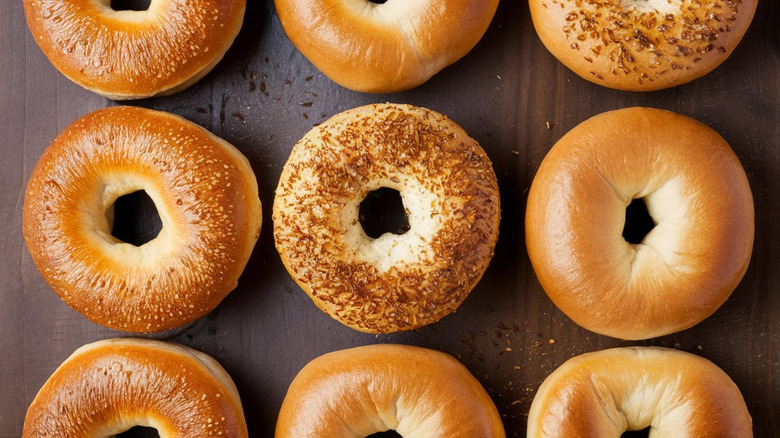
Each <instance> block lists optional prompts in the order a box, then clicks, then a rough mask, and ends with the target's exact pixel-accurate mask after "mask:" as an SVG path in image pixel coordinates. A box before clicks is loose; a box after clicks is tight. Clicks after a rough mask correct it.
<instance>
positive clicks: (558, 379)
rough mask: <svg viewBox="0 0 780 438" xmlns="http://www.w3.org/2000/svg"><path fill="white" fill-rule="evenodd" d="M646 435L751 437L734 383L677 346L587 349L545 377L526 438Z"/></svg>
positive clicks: (536, 399)
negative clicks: (643, 432)
mask: <svg viewBox="0 0 780 438" xmlns="http://www.w3.org/2000/svg"><path fill="white" fill-rule="evenodd" d="M648 427H649V428H650V435H649V436H669V437H672V436H675V437H677V436H679V437H712V438H716V437H718V438H727V437H728V438H752V436H753V428H752V420H751V418H750V414H749V413H748V410H747V407H746V406H745V400H744V399H743V398H742V394H741V393H740V391H739V388H738V387H737V385H736V384H735V383H734V382H733V381H732V380H731V378H729V376H728V375H727V374H726V373H724V372H723V370H721V369H720V368H718V366H717V365H715V364H713V363H712V362H710V361H708V360H707V359H704V358H701V357H698V356H695V355H693V354H690V353H685V352H682V351H677V350H672V349H667V348H655V347H630V348H614V349H610V350H604V351H598V352H594V353H586V354H583V355H580V356H576V357H574V358H572V359H569V360H568V361H566V362H565V363H564V364H563V365H561V366H560V367H559V368H558V369H556V370H555V371H554V372H553V373H552V374H550V376H548V377H547V379H545V381H544V383H542V386H540V387H539V390H538V391H537V393H536V396H535V397H534V401H533V403H532V404H531V411H530V413H529V414H528V434H527V436H528V438H560V437H578V438H591V437H593V438H619V437H620V436H621V434H623V433H624V432H626V431H633V430H643V429H646V428H648Z"/></svg>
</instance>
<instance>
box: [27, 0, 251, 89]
mask: <svg viewBox="0 0 780 438" xmlns="http://www.w3.org/2000/svg"><path fill="white" fill-rule="evenodd" d="M245 9H246V0H198V1H191V0H151V3H150V5H149V9H147V10H145V11H130V10H120V11H115V10H114V9H112V8H111V0H24V10H25V13H26V16H27V25H28V26H29V28H30V32H32V35H33V37H34V38H35V41H36V42H37V43H38V46H39V47H40V48H41V50H42V51H43V53H44V54H45V55H46V57H47V58H49V61H51V63H52V64H54V67H56V68H57V70H59V71H60V72H62V74H64V75H65V76H67V77H68V79H70V80H72V81H73V82H75V83H77V84H79V85H81V86H82V87H84V88H86V89H88V90H90V91H93V92H95V93H98V94H100V95H103V96H105V97H108V98H110V99H117V100H122V99H140V98H144V97H151V96H157V95H169V94H173V93H177V92H179V91H182V90H184V89H185V88H187V87H189V86H190V85H192V84H194V83H195V82H197V81H198V80H200V79H201V78H202V77H204V76H205V75H206V74H207V73H208V72H210V71H211V69H213V68H214V66H216V65H217V63H218V62H219V61H220V60H221V59H222V57H223V56H224V55H225V52H227V50H228V48H229V47H230V45H231V44H233V40H234V39H235V38H236V36H237V35H238V32H239V30H240V29H241V24H242V22H243V19H244V10H245Z"/></svg>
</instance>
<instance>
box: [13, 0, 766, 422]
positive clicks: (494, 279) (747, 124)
mask: <svg viewBox="0 0 780 438" xmlns="http://www.w3.org/2000/svg"><path fill="white" fill-rule="evenodd" d="M272 3H273V2H271V1H269V0H266V1H261V2H249V5H248V10H247V16H246V19H245V26H244V29H243V30H242V32H241V33H240V34H239V36H238V39H237V41H236V43H235V45H234V46H233V47H232V48H231V50H230V51H229V52H228V54H227V56H226V58H225V60H224V61H223V62H222V63H220V64H219V65H218V66H217V67H216V69H215V70H214V71H213V72H212V73H211V74H209V75H208V76H207V77H206V78H205V79H204V80H202V81H201V82H199V83H198V84H196V85H195V86H193V87H192V88H191V89H189V90H187V91H185V92H184V93H182V94H178V95H174V96H171V97H166V98H159V99H152V100H146V101H139V102H135V104H137V105H141V106H145V107H149V108H153V109H158V110H165V111H171V112H174V113H176V114H179V115H181V116H183V117H185V118H187V119H189V120H192V121H194V122H196V123H198V124H200V125H202V126H204V127H205V128H207V129H209V130H211V131H212V132H214V133H215V134H216V135H219V136H221V137H223V138H225V139H226V140H228V141H229V142H231V143H232V144H234V145H235V146H236V147H238V148H239V149H240V150H241V151H242V152H243V153H244V154H246V155H247V157H248V158H249V160H250V162H251V163H252V165H253V167H254V170H255V172H256V173H257V177H258V183H259V185H260V198H261V200H262V201H263V203H264V204H266V205H271V202H272V200H273V192H274V189H275V187H276V184H277V182H278V178H279V175H280V173H281V170H282V166H283V165H284V162H285V161H286V159H287V156H288V155H289V153H290V150H291V149H292V146H293V145H294V144H295V143H296V142H297V141H298V140H299V139H300V138H301V137H302V136H303V135H304V134H305V133H306V132H307V131H308V130H309V129H311V127H312V126H313V125H314V124H316V123H320V122H322V121H324V120H325V119H327V118H328V117H329V116H331V115H334V114H336V113H338V112H340V111H343V110H345V109H348V108H352V107H355V106H358V105H364V104H368V103H375V102H385V101H392V102H399V103H410V104H414V105H419V106H425V107H428V108H431V109H434V110H436V111H439V112H442V113H444V114H446V115H447V116H449V117H450V118H452V119H453V120H454V121H456V122H457V123H459V124H460V125H461V126H462V127H463V128H464V129H465V130H466V131H467V132H468V133H469V134H470V135H471V136H472V137H474V138H475V139H476V140H477V141H479V142H480V144H481V145H482V146H483V148H484V149H485V151H486V152H487V154H488V155H489V156H490V158H491V160H492V161H493V163H494V168H495V171H496V174H497V176H498V181H499V186H500V189H501V196H502V202H501V204H502V208H503V214H502V223H501V231H500V236H499V240H498V246H497V248H496V256H495V258H494V260H493V262H492V264H491V266H490V267H489V268H488V270H487V272H486V274H485V277H484V278H483V280H482V281H481V282H480V284H479V285H478V286H477V288H476V289H475V290H474V291H473V292H472V294H471V295H470V296H469V298H468V299H467V300H466V301H465V303H464V304H463V306H462V307H461V308H460V310H459V311H458V312H457V313H455V314H453V315H450V316H447V317H445V318H444V319H442V320H441V321H440V322H439V323H437V324H434V325H432V326H429V327H427V328H424V329H422V330H420V331H418V332H411V333H404V334H397V335H383V336H378V337H377V336H373V335H366V334H362V333H359V332H356V331H354V330H352V329H349V328H347V327H344V326H342V325H340V324H339V323H337V322H336V321H334V320H331V319H330V318H329V317H327V316H326V315H325V314H323V313H322V312H320V311H319V310H317V308H316V307H315V306H314V304H313V303H312V302H311V301H310V300H309V298H308V297H307V296H306V294H305V293H303V291H301V290H300V289H299V288H298V287H297V286H296V285H295V283H294V281H293V280H292V279H291V278H290V277H289V275H288V274H287V272H286V270H285V269H284V267H283V266H282V263H281V261H280V259H279V256H278V254H277V253H276V250H275V249H274V246H273V239H272V233H271V232H270V231H271V227H270V224H271V222H270V209H266V211H265V212H264V214H265V217H264V224H265V226H264V228H263V231H262V233H261V236H260V241H259V242H258V245H257V247H256V249H255V252H254V255H253V257H252V259H251V260H250V262H249V265H248V267H247V270H246V271H245V273H244V275H243V276H242V278H241V279H240V282H239V287H238V289H236V290H235V291H234V292H233V293H231V294H230V295H229V296H228V298H227V299H226V300H225V301H224V302H223V303H222V305H220V306H219V307H218V308H217V310H215V311H214V312H213V313H211V314H210V315H208V316H207V317H205V318H203V319H201V320H199V321H197V322H195V323H193V324H191V325H190V326H188V327H185V328H183V329H179V330H176V331H174V332H173V333H168V334H167V335H166V336H165V337H166V338H168V339H171V340H174V341H177V342H181V343H183V344H185V345H188V346H192V347H194V348H197V349H199V350H202V351H204V352H206V353H208V354H210V355H212V356H214V357H215V358H216V359H217V360H219V361H220V362H221V363H222V365H223V366H224V367H225V368H226V369H227V370H228V372H230V373H231V375H232V376H233V378H234V379H235V381H236V384H237V386H238V388H239V391H240V393H241V396H242V400H243V403H244V408H245V410H246V412H247V419H248V423H249V431H250V436H256V437H270V436H272V434H273V429H274V424H275V422H276V416H277V413H278V411H279V407H280V406H281V402H282V399H283V397H284V394H285V391H286V389H287V386H288V385H289V383H290V382H291V381H292V379H293V377H294V376H295V374H296V373H297V372H298V370H300V369H301V368H302V367H303V366H304V365H305V364H306V363H307V362H308V361H309V360H311V359H313V358H314V357H316V356H319V355H321V354H323V353H326V352H329V351H333V350H336V349H342V348H347V347H353V346H358V345H363V344H372V343H378V342H393V343H406V344H413V345H420V346H424V347H429V348H435V349H438V350H441V351H444V352H446V353H449V354H452V355H454V356H455V357H457V358H459V359H460V360H461V361H462V362H463V363H464V365H466V366H467V367H468V368H469V370H470V371H471V372H472V373H473V374H475V375H476V376H477V378H478V379H479V380H480V382H481V383H482V384H483V385H484V386H485V388H486V389H487V391H488V393H489V394H490V395H491V396H492V397H493V399H494V401H495V402H496V404H497V406H498V409H499V412H500V413H501V415H502V416H503V419H504V425H505V427H506V430H507V436H509V437H522V436H525V425H526V419H527V417H526V416H527V412H528V409H529V407H530V404H531V400H532V399H533V396H534V393H535V391H536V389H537V388H538V386H539V384H540V383H541V382H542V380H543V379H544V378H545V377H546V376H547V375H548V374H549V373H550V372H552V371H553V370H554V369H555V367H557V366H558V365H560V364H561V363H563V362H564V361H565V360H566V359H568V358H570V357H572V356H574V355H577V354H580V353H583V352H586V351H594V350H599V349H603V348H607V347H612V346H624V345H659V346H666V347H675V348H680V349H682V350H685V351H690V352H693V353H695V354H698V355H701V356H704V357H706V358H708V359H710V360H711V361H713V362H715V363H716V364H718V365H719V366H721V367H722V368H723V369H724V370H725V371H726V372H727V373H728V374H729V375H730V376H731V377H732V378H733V379H734V381H735V382H736V383H737V385H738V386H739V387H740V389H741V390H742V392H743V393H744V394H745V398H746V400H747V404H748V409H749V411H750V413H751V415H752V416H753V422H754V427H755V435H756V436H757V437H770V436H780V323H778V322H777V321H780V286H779V285H780V213H779V211H778V209H777V203H778V193H780V171H779V170H778V169H780V34H779V33H778V28H777V22H778V19H780V5H778V3H777V2H770V1H764V2H761V3H760V4H759V8H758V12H757V14H756V19H755V21H754V23H753V26H752V27H751V28H750V30H749V31H748V33H747V35H746V37H745V39H744V41H743V42H742V44H741V45H740V46H739V47H738V48H737V49H736V51H735V52H734V54H733V56H732V57H731V58H730V59H729V60H727V61H726V62H725V63H724V64H723V65H722V66H720V67H719V68H718V69H716V70H715V71H714V72H713V73H711V74H709V75H707V76H705V77H703V78H701V79H699V80H696V81H694V82H692V83H690V84H688V85H684V86H681V87H677V88H673V89H669V90H664V91H659V92H653V93H647V94H637V93H627V92H620V91H614V90H608V89H605V88H601V87H599V86H597V85H594V84H591V83H588V82H586V81H584V80H582V79H580V78H579V77H578V76H576V75H575V74H573V73H571V72H570V71H569V70H567V69H566V68H565V67H563V66H562V65H561V64H560V63H559V62H558V61H557V60H555V58H553V57H552V56H551V55H550V54H549V53H548V52H547V51H546V50H545V48H544V47H543V46H542V44H541V42H540V41H539V39H538V38H537V36H536V34H535V32H534V30H533V27H532V26H531V20H530V16H529V12H528V6H527V4H526V3H525V2H524V1H522V0H504V1H502V2H501V4H500V5H499V11H498V13H497V15H496V18H495V19H494V21H493V23H492V25H491V27H490V29H489V30H488V32H487V34H486V35H485V37H484V38H483V40H482V41H481V42H480V43H479V44H478V45H477V47H476V48H475V49H474V50H473V51H472V52H471V53H470V54H469V55H467V56H466V57H465V58H464V59H463V60H461V61H460V62H458V63H456V64H454V65H453V66H451V67H449V68H447V69H445V70H444V71H442V72H441V73H440V74H438V75H436V76H435V77H434V78H433V79H431V80H430V81H429V82H427V83H425V84H423V85H422V86H420V87H418V88H415V89H413V90H411V91H408V92H404V93H399V94H392V95H369V94H360V93H355V92H351V91H348V90H346V89H344V88H341V87H339V86H338V85H336V84H334V83H332V82H331V81H329V80H328V79H327V78H326V77H325V76H323V75H322V74H321V73H319V72H318V71H317V70H316V69H315V68H314V67H313V66H312V65H311V64H310V63H309V62H308V61H307V60H306V59H304V58H303V57H302V56H301V55H300V53H298V52H297V51H296V50H295V48H294V47H293V46H292V44H291V43H290V42H289V41H288V40H287V38H286V37H285V35H284V32H283V31H282V29H281V26H280V24H279V20H278V18H277V16H276V15H275V12H274V9H273V4H272ZM0 51H2V54H3V55H5V56H2V57H0V84H2V85H3V86H2V87H0V108H2V109H0V187H2V188H1V189H0V243H1V244H2V245H0V278H2V284H0V331H1V333H2V336H1V337H0V437H13V436H19V435H20V434H21V428H22V422H23V419H24V414H25V411H26V409H27V406H28V405H29V403H30V402H31V401H32V399H33V397H34V396H35V394H36V393H37V391H38V389H39V388H40V387H41V386H42V385H43V383H44V382H45V380H46V379H47V378H48V377H49V375H50V374H51V373H52V372H53V371H54V369H55V368H56V367H57V366H58V365H59V364H60V363H61V362H62V361H63V360H64V359H65V358H66V357H67V356H68V355H69V354H70V353H71V352H73V351H74V350H75V349H76V348H78V347H79V346H81V345H83V344H85V343H88V342H92V341H95V340H98V339H104V338H107V337H113V336H117V335H118V333H116V332H112V331H110V330H108V329H105V328H103V327H100V326H97V325H95V324H93V323H91V322H89V321H88V320H86V319H85V318H83V317H82V316H81V315H79V314H78V313H76V312H75V311H73V310H71V309H70V308H68V307H67V306H66V305H65V304H64V303H63V302H62V301H60V299H59V298H58V297H57V296H56V294H54V293H53V292H52V291H51V289H50V288H49V287H48V286H47V285H46V284H45V282H44V281H43V279H42V277H41V276H40V274H39V273H38V271H37V270H36V269H35V266H34V265H33V263H32V260H31V259H30V256H29V254H28V253H27V250H26V249H25V247H24V243H23V241H22V237H21V211H22V209H21V206H22V202H23V194H24V187H25V184H26V181H27V179H28V178H29V174H30V171H31V170H32V167H33V166H34V164H35V162H36V161H37V159H38V157H39V156H40V155H41V153H42V151H43V150H44V149H45V147H46V146H47V145H48V144H49V143H50V142H51V141H52V139H54V137H55V136H56V135H57V133H58V132H59V131H60V130H61V129H63V128H64V127H65V126H67V124H69V123H70V122H72V121H73V120H75V119H76V118H78V117H79V116H81V115H83V114H86V113H87V112H89V111H92V110H95V109H98V108H102V107H105V106H110V105H114V103H113V102H111V101H108V100H106V99H104V98H102V97H99V96H96V95H94V94H92V93H90V92H88V91H85V90H82V89H81V88H79V87H78V86H76V85H74V84H72V83H70V82H69V81H68V80H67V79H65V78H64V77H63V76H62V75H60V74H59V73H57V71H56V70H55V69H54V68H53V67H52V66H51V64H50V63H49V62H48V61H47V59H46V58H45V57H44V56H43V54H42V53H41V51H40V50H39V49H38V47H37V46H36V44H35V42H34V41H33V39H32V38H31V36H30V35H29V32H28V31H27V28H26V25H25V21H24V16H23V11H22V5H21V2H11V1H8V2H3V3H2V5H0ZM635 105H644V106H652V107H657V108H664V109H669V110H672V111H677V112H680V113H682V114H685V115H688V116H691V117H693V118H695V119H697V120H699V121H701V122H703V123H705V124H707V125H709V126H711V127H712V128H714V129H715V130H717V131H718V132H720V134H721V135H723V137H724V138H725V139H726V140H727V141H728V142H729V143H730V145H731V146H732V148H733V149H734V151H735V152H736V154H737V156H738V157H739V158H740V160H741V161H742V163H743V165H744V166H745V169H746V172H747V175H748V179H749V181H750V183H751V187H752V190H753V195H754V198H755V204H756V218H757V220H756V244H755V248H754V252H753V260H752V262H751V265H750V267H749V268H748V271H747V274H746V276H745V278H744V280H743V281H742V283H741V284H740V285H739V287H738V288H737V289H736V291H735V292H734V294H733V295H732V296H731V298H730V299H729V300H728V301H727V302H726V304H725V305H724V306H723V307H722V308H721V309H720V310H718V311H717V312H716V313H715V315H713V316H712V317H710V318H708V319H706V320H705V321H704V322H702V323H701V324H699V325H697V326H695V327H693V328H692V329H689V330H686V331H684V332H681V333H676V334H673V335H670V336H666V337H663V338H658V339H654V340H650V341H643V342H624V341H619V340H614V339H611V338H606V337H603V336H598V335H595V334H593V333H590V332H588V331H586V330H584V329H582V328H580V327H578V326H576V325H575V324H574V323H572V322H571V321H570V320H569V319H568V318H566V317H565V316H564V315H563V314H562V313H561V312H560V311H558V310H557V309H556V308H555V306H554V305H553V304H552V303H551V301H550V300H549V299H548V298H547V296H546V295H545V294H544V292H543V291H542V289H541V287H540V285H539V283H538V281H537V280H536V277H535V276H534V273H533V270H532V269H531V266H530V263H529V261H528V257H527V254H526V250H525V242H524V238H523V236H524V230H523V218H524V214H525V203H526V196H527V191H528V188H529V186H530V183H531V181H532V179H533V176H534V174H535V172H536V169H537V168H538V166H539V163H540V162H541V160H542V158H543V157H544V155H545V154H546V152H547V151H548V150H549V148H550V147H551V146H552V145H553V144H554V143H555V141H557V140H558V139H559V138H560V137H561V136H562V135H563V134H564V133H566V132H567V131H568V130H569V129H571V128H572V127H574V126H575V125H577V124H578V123H580V122H581V121H583V120H585V119H587V118H588V117H590V116H592V115H595V114H598V113H601V112H603V111H607V110H612V109H617V108H623V107H628V106H635ZM547 122H549V123H550V128H549V129H548V127H547ZM509 349H511V351H510V350H509Z"/></svg>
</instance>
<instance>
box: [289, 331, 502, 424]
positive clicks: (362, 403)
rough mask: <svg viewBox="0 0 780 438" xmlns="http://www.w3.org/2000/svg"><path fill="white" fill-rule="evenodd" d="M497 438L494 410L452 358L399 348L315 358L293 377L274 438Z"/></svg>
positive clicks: (356, 350)
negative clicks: (382, 437)
mask: <svg viewBox="0 0 780 438" xmlns="http://www.w3.org/2000/svg"><path fill="white" fill-rule="evenodd" d="M388 430H395V431H397V432H398V434H400V435H401V436H404V437H406V438H423V437H424V438H475V437H479V438H503V437H504V436H505V435H504V426H503V425H502V424H501V417H500V416H499V415H498V411H497V410H496V406H495V405H494V404H493V401H492V400H491V399H490V396H488V394H487V393H486V392H485V390H484V389H483V388H482V385H480V384H479V382H478V381H477V379H475V378H474V376H472V375H471V373H469V371H468V370H467V369H466V367H464V366H463V365H461V364H460V363H459V362H458V361H456V360H455V359H453V358H452V357H451V356H449V355H447V354H444V353H441V352H438V351H434V350H428V349H426V348H419V347H409V346H405V345H367V346H363V347H357V348H351V349H348V350H341V351H336V352H333V353H328V354H326V355H324V356H320V357H318V358H316V359H314V360H312V361H311V362H309V364H308V365H306V366H305V367H304V368H303V369H302V370H301V372H300V373H298V375H297V376H296V377H295V380H293V382H292V384H291V385H290V388H289V389H288V390H287V395H286V396H285V398H284V402H282V409H281V411H280V412H279V419H278V421H277V423H276V434H275V437H276V438H302V437H317V438H341V437H345V436H351V437H365V436H369V435H372V434H374V433H377V432H384V431H388Z"/></svg>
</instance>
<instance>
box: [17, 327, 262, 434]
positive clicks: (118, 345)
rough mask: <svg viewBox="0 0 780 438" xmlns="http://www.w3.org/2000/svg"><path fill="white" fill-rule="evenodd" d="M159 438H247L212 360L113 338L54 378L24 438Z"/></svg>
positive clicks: (226, 382)
mask: <svg viewBox="0 0 780 438" xmlns="http://www.w3.org/2000/svg"><path fill="white" fill-rule="evenodd" d="M136 426H143V427H151V428H154V429H156V430H157V432H158V433H159V436H160V438H176V437H205V436H223V437H237V438H238V437H246V436H247V427H246V422H245V420H244V412H243V409H242V408H241V399H240V398H239V396H238V391H237V390H236V386H235V384H233V380H232V379H231V378H230V376H229V375H228V373H227V372H226V371H225V370H224V369H223V368H222V367H221V366H220V365H219V363H217V361H216V360H214V359H213V358H212V357H211V356H208V355H206V354H204V353H201V352H199V351H196V350H193V349H191V348H187V347H185V346H182V345H178V344H173V343H167V342H161V341H153V340H147V339H131V338H126V339H108V340H104V341H99V342H95V343H92V344H88V345H85V346H83V347H81V348H79V349H78V350H76V351H75V352H74V353H73V354H72V355H71V356H70V357H69V358H68V359H67V360H65V362H63V363H62V365H60V366H59V367H58V368H57V370H56V371H55V372H54V374H52V376H51V377H49V380H47V381H46V383H45V384H44V385H43V387H42V388H41V390H40V391H39V392H38V395H37V396H36V397H35V400H33V402H32V405H30V408H29V409H28V410H27V416H26V418H25V421H24V431H23V433H22V437H23V438H38V437H52V438H55V437H62V438H67V437H94V438H110V437H114V436H116V435H117V434H120V433H122V432H125V431H127V430H129V429H131V428H133V427H136Z"/></svg>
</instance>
